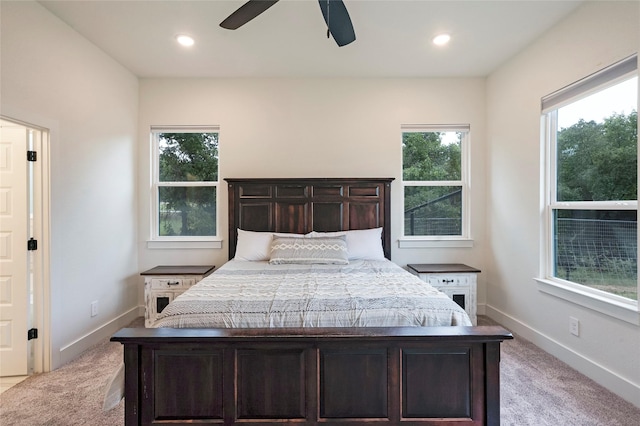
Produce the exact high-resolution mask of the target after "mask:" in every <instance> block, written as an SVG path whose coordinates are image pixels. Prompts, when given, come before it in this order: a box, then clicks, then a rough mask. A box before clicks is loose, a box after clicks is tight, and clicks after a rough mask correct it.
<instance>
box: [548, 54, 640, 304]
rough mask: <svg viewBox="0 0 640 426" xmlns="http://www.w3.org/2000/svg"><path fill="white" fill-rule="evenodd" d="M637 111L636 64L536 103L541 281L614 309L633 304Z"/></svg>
mask: <svg viewBox="0 0 640 426" xmlns="http://www.w3.org/2000/svg"><path fill="white" fill-rule="evenodd" d="M637 103H638V74H637V58H636V57H635V56H634V57H632V58H629V59H626V60H624V61H622V62H620V63H617V64H615V65H613V66H611V67H609V68H606V69H604V70H602V71H600V72H598V73H596V74H594V75H592V76H590V77H587V78H585V79H583V80H581V81H579V82H577V83H575V84H573V85H571V86H568V87H567V88H565V89H562V90H560V91H559V92H556V93H554V94H551V95H549V96H547V97H545V98H543V100H542V112H543V115H544V116H543V118H544V121H545V123H546V130H547V131H546V135H547V136H546V140H547V152H548V155H547V160H546V161H547V190H546V194H547V201H546V231H545V234H546V237H545V239H546V253H545V256H546V259H545V260H544V262H543V264H544V265H545V266H544V267H545V269H546V270H545V275H546V278H547V279H548V280H551V281H553V282H556V283H560V284H563V285H569V287H570V288H576V289H580V290H581V291H585V290H586V291H587V292H588V294H592V295H594V296H597V297H603V298H605V299H610V300H616V301H620V302H624V300H627V301H629V302H631V301H636V302H637V300H638V278H637V271H638V246H637V243H638V233H637V208H638V203H637V198H638V196H637V193H638V174H637V171H638V125H637V120H638V112H637V111H638V108H637ZM636 305H637V303H636Z"/></svg>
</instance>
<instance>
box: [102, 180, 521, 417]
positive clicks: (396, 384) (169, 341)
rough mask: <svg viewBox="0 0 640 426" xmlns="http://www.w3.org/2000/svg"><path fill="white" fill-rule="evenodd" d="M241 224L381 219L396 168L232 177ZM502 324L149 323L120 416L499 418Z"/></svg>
mask: <svg viewBox="0 0 640 426" xmlns="http://www.w3.org/2000/svg"><path fill="white" fill-rule="evenodd" d="M226 180H227V182H228V189H229V193H228V196H229V257H230V258H231V257H233V255H234V253H235V247H236V238H237V234H236V229H238V228H241V229H245V230H254V231H275V232H295V233H306V232H309V231H311V230H316V231H336V230H347V229H366V228H374V227H383V236H382V242H383V247H384V252H385V256H386V257H387V258H390V253H391V250H390V241H391V240H390V233H389V229H390V214H389V211H390V185H391V181H392V179H226ZM511 338H512V336H511V334H510V333H509V332H507V331H506V330H505V329H503V328H502V327H494V326H490V327H392V328H295V329H277V328H276V329H143V328H129V329H122V330H120V331H119V332H117V333H116V334H115V335H114V336H113V337H112V339H111V340H112V341H117V342H121V343H122V344H123V345H124V361H125V424H126V425H128V426H129V425H152V424H153V425H162V424H171V425H175V424H194V423H196V424H224V425H231V424H241V423H247V424H251V425H267V424H271V425H273V424H281V423H298V424H304V425H318V424H340V425H349V424H352V425H354V424H365V423H366V424H367V425H368V424H372V425H373V424H387V425H389V424H400V423H402V424H407V425H453V424H455V425H496V426H497V425H499V424H500V370H499V362H500V343H501V342H502V341H504V340H505V339H511Z"/></svg>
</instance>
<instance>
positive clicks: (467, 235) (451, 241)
mask: <svg viewBox="0 0 640 426" xmlns="http://www.w3.org/2000/svg"><path fill="white" fill-rule="evenodd" d="M400 130H401V134H402V133H433V132H459V133H462V134H463V136H462V139H461V141H460V162H461V164H460V174H461V176H460V180H453V181H405V180H404V179H402V180H401V184H402V203H401V205H402V206H403V207H402V214H401V215H400V221H401V229H402V233H401V235H402V237H401V238H400V239H399V240H398V247H400V248H428V247H473V239H472V238H471V217H470V216H471V215H470V211H471V209H470V204H471V202H470V198H471V194H470V193H471V173H470V151H471V149H470V140H471V126H470V125H469V124H405V125H402V126H401V127H400ZM401 140H402V138H401ZM400 168H401V171H400V176H401V178H402V176H403V173H402V168H403V164H402V163H401V164H400ZM409 186H431V187H433V186H460V187H461V188H462V212H461V214H462V218H461V234H460V235H405V234H404V232H405V227H404V193H405V188H406V187H409Z"/></svg>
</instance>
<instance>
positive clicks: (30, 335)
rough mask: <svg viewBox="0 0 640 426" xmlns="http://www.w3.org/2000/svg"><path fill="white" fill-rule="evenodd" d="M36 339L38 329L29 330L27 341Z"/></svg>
mask: <svg viewBox="0 0 640 426" xmlns="http://www.w3.org/2000/svg"><path fill="white" fill-rule="evenodd" d="M37 338H38V329H37V328H32V329H31V330H27V340H33V339H37Z"/></svg>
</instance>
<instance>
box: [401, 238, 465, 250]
mask: <svg viewBox="0 0 640 426" xmlns="http://www.w3.org/2000/svg"><path fill="white" fill-rule="evenodd" d="M398 247H399V248H443V247H473V240H472V239H468V238H459V239H452V238H447V239H439V240H438V239H432V238H430V239H424V238H405V239H399V240H398Z"/></svg>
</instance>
